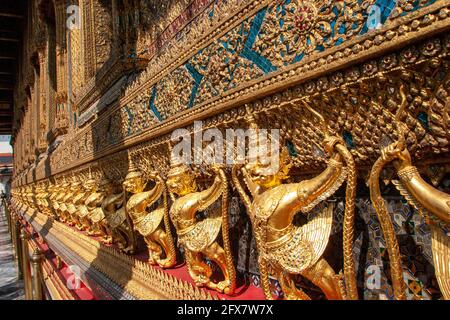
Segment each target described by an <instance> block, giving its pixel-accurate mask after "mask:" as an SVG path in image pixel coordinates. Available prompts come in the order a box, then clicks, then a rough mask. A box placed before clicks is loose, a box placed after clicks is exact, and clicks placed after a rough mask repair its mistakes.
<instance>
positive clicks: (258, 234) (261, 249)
mask: <svg viewBox="0 0 450 320" xmlns="http://www.w3.org/2000/svg"><path fill="white" fill-rule="evenodd" d="M239 169H240V166H238V165H235V166H233V169H232V173H231V175H232V179H233V183H234V185H235V187H236V190H237V191H238V193H239V195H240V196H241V199H242V201H243V202H244V205H245V207H246V209H247V213H248V215H249V217H250V222H251V223H252V228H253V232H254V235H255V238H256V246H257V250H258V255H259V256H258V265H259V273H260V277H261V287H262V289H263V292H264V296H265V297H266V299H267V300H273V296H272V293H271V292H270V280H269V268H268V265H267V259H266V250H265V246H264V245H261V244H262V243H264V242H262V240H263V239H265V232H266V228H265V227H264V226H261V225H258V223H257V222H256V220H255V212H254V208H253V206H252V201H251V199H250V197H249V196H248V194H247V193H246V192H245V190H244V187H243V186H242V184H241V182H240V180H239V178H238V177H237V170H239ZM263 233H264V234H263Z"/></svg>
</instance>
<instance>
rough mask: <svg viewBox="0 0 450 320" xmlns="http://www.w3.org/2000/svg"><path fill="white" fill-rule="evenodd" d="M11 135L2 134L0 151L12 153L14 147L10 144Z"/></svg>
mask: <svg viewBox="0 0 450 320" xmlns="http://www.w3.org/2000/svg"><path fill="white" fill-rule="evenodd" d="M10 139H11V136H10V135H0V153H12V147H11V145H10V144H9V140H10Z"/></svg>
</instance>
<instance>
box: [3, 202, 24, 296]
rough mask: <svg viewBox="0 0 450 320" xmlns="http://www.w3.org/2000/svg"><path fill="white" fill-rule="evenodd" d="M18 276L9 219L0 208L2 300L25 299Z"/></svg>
mask: <svg viewBox="0 0 450 320" xmlns="http://www.w3.org/2000/svg"><path fill="white" fill-rule="evenodd" d="M17 277H18V275H17V266H16V262H15V261H14V254H13V246H12V243H11V238H10V235H9V231H8V220H7V218H6V216H5V214H4V211H3V208H0V300H23V298H24V291H23V283H22V281H20V280H18V278H17Z"/></svg>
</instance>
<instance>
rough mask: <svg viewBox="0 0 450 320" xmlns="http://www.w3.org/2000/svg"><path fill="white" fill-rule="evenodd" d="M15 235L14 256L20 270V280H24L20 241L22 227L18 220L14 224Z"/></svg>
mask: <svg viewBox="0 0 450 320" xmlns="http://www.w3.org/2000/svg"><path fill="white" fill-rule="evenodd" d="M13 226H14V227H13V233H14V240H13V242H14V249H15V250H14V255H15V258H16V260H17V268H18V269H19V272H18V273H19V279H23V260H22V242H21V240H20V231H21V225H20V222H19V221H18V220H16V221H15V222H14V223H13Z"/></svg>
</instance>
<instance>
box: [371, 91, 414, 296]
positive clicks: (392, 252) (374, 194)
mask: <svg viewBox="0 0 450 320" xmlns="http://www.w3.org/2000/svg"><path fill="white" fill-rule="evenodd" d="M400 95H401V98H402V103H401V105H400V108H399V110H398V111H397V114H396V116H395V125H396V126H397V130H399V126H400V124H399V118H400V116H401V114H402V113H403V110H404V109H405V107H406V104H407V100H406V94H405V88H404V86H403V85H402V86H401V88H400ZM395 145H397V147H399V148H400V149H403V148H404V147H405V138H404V136H403V135H402V134H400V135H399V136H398V141H396V142H395ZM394 159H395V156H394V155H391V156H387V157H380V158H378V159H377V161H375V164H374V165H373V167H372V170H371V173H370V178H369V188H370V199H371V200H372V204H373V206H374V208H375V211H376V213H377V216H378V219H379V221H380V224H381V228H382V230H383V234H384V237H385V239H386V245H387V250H388V255H389V260H390V262H391V278H392V286H393V289H394V297H395V299H397V300H404V299H406V294H405V283H404V281H403V268H402V262H401V256H400V249H399V246H398V241H397V237H396V235H395V230H394V226H393V224H392V220H391V217H390V215H389V212H388V210H387V208H386V204H385V202H384V199H383V197H382V196H381V191H380V174H381V171H382V170H383V168H384V167H385V166H386V165H387V164H388V163H390V162H392V161H393V160H394Z"/></svg>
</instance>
